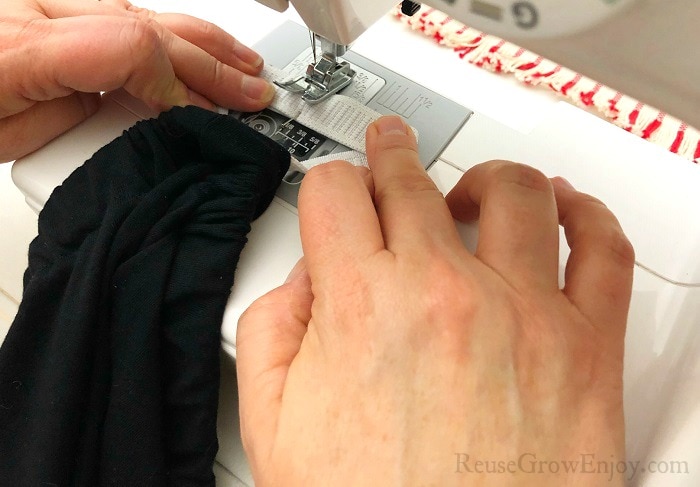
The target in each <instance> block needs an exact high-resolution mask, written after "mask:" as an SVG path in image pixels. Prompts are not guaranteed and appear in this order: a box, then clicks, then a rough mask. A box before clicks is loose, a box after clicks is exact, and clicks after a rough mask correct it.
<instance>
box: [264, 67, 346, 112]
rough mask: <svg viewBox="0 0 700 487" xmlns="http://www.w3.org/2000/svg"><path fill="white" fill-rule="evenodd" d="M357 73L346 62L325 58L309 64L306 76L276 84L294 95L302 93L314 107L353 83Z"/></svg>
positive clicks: (276, 82)
mask: <svg viewBox="0 0 700 487" xmlns="http://www.w3.org/2000/svg"><path fill="white" fill-rule="evenodd" d="M354 76H355V71H354V70H353V69H352V68H351V67H350V64H349V63H348V62H346V61H341V62H336V60H335V59H331V58H330V57H326V56H323V57H322V58H321V59H320V60H319V61H318V62H317V63H315V64H309V66H308V67H307V69H306V75H305V76H300V77H298V78H296V79H292V80H289V81H283V82H278V81H275V84H276V85H277V86H279V87H280V88H283V89H285V90H287V91H290V92H292V93H302V95H301V98H302V100H304V101H306V102H307V103H309V104H311V105H314V104H316V103H320V102H322V101H323V100H325V99H326V98H328V97H329V96H331V95H334V94H336V93H338V92H339V91H340V90H342V89H343V88H345V87H346V86H348V85H350V83H352V79H353V77H354Z"/></svg>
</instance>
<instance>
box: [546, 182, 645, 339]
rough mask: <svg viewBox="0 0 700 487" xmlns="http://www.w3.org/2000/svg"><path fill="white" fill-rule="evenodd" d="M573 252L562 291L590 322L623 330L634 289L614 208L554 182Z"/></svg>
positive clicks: (630, 259) (629, 251)
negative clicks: (611, 209) (613, 212)
mask: <svg viewBox="0 0 700 487" xmlns="http://www.w3.org/2000/svg"><path fill="white" fill-rule="evenodd" d="M553 186H554V192H555V195H556V200H557V206H558V209H559V220H560V222H561V224H562V225H563V226H564V231H565V233H566V240H567V242H568V244H569V247H570V248H571V254H570V255H569V260H568V262H567V265H566V272H565V286H564V290H563V291H564V294H565V295H566V296H567V297H568V298H569V300H570V301H571V302H572V303H573V304H574V305H575V306H576V307H577V308H578V309H579V310H580V311H581V312H582V313H583V314H584V315H585V316H587V317H588V318H589V319H590V321H591V322H592V323H593V325H594V326H596V327H600V328H601V329H607V330H611V329H612V330H616V331H618V332H620V331H621V332H622V333H624V327H625V323H626V321H627V312H628V308H629V303H630V296H631V293H632V276H633V272H634V249H633V248H632V245H631V244H630V242H629V240H628V239H627V237H626V236H625V234H624V232H623V231H622V228H621V227H620V224H619V222H618V221H617V219H616V218H615V216H614V215H613V214H612V212H611V211H610V210H609V209H608V208H607V207H606V206H605V205H604V204H603V203H602V202H601V201H599V200H597V199H595V198H593V197H592V196H589V195H586V194H584V193H579V192H577V191H576V190H575V189H573V188H572V187H571V185H569V184H568V183H567V182H566V181H565V180H562V179H561V178H555V179H554V180H553Z"/></svg>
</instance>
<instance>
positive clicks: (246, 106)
mask: <svg viewBox="0 0 700 487" xmlns="http://www.w3.org/2000/svg"><path fill="white" fill-rule="evenodd" d="M0 46H2V48H1V49H0V66H2V70H0V162H4V161H11V160H13V159H16V158H19V157H21V156H23V155H26V154H28V153H30V152H32V151H34V150H36V149H38V148H39V147H41V146H43V145H44V144H46V143H47V142H49V141H50V140H52V139H53V138H55V137H57V136H58V135H60V134H61V133H63V132H65V131H66V130H68V129H69V128H71V127H73V126H74V125H76V124H78V123H80V122H81V121H82V120H84V119H85V118H87V117H89V116H90V115H92V114H93V113H95V112H96V111H97V109H98V106H99V102H100V94H99V93H100V92H101V91H110V90H115V89H117V88H121V87H124V88H125V89H126V91H128V92H129V93H131V94H132V95H133V96H135V97H137V98H140V99H141V100H143V101H144V102H145V103H146V104H148V105H149V106H150V107H152V108H155V109H157V110H165V109H168V108H171V107H173V106H175V105H182V106H184V105H188V104H196V105H199V106H202V107H204V108H210V109H213V108H214V106H215V105H214V104H217V105H220V106H223V107H227V108H232V109H235V110H242V111H256V110H261V109H262V108H264V107H265V106H267V105H268V104H269V103H270V101H271V100H272V97H273V96H274V89H273V87H272V86H271V85H270V84H269V83H267V82H266V81H264V80H262V79H261V78H259V77H257V76H256V75H257V74H259V73H260V71H261V70H262V63H263V61H262V59H261V58H260V56H259V55H258V54H257V53H255V52H254V51H252V50H251V49H249V48H247V47H246V46H244V45H243V44H241V43H240V42H238V41H236V39H234V38H233V37H231V36H230V35H229V34H227V33H226V32H224V31H223V30H222V29H220V28H218V27H216V26H214V25H212V24H210V23H208V22H205V21H203V20H199V19H196V18H194V17H190V16H186V15H179V14H156V13H154V12H151V11H148V10H144V9H140V8H137V7H134V6H132V5H131V4H130V3H129V2H127V1H126V0H104V1H101V2H100V1H94V0H4V2H3V7H2V12H1V13H0Z"/></svg>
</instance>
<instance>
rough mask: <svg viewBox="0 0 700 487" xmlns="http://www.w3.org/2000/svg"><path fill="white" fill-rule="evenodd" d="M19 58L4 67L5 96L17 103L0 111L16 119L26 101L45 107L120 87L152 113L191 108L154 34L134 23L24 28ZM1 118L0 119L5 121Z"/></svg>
mask: <svg viewBox="0 0 700 487" xmlns="http://www.w3.org/2000/svg"><path fill="white" fill-rule="evenodd" d="M22 39H23V42H22V45H21V46H20V49H22V50H23V52H22V55H16V56H13V57H12V62H13V64H12V66H10V67H8V70H7V72H8V76H7V79H8V81H9V83H8V88H9V89H8V92H9V93H10V94H12V93H18V94H22V97H17V98H15V99H14V100H15V103H14V106H13V103H12V101H10V102H6V103H3V104H2V105H3V106H4V107H5V108H6V110H9V111H10V112H11V111H12V109H13V108H14V109H15V112H14V113H17V112H19V111H21V110H23V109H26V108H27V103H28V101H27V100H33V101H45V100H48V99H52V98H58V97H62V96H66V95H68V94H70V93H71V92H72V91H82V92H86V93H98V92H100V91H109V90H113V89H116V88H120V87H122V86H123V87H124V88H125V89H126V90H127V91H129V92H130V93H131V94H132V95H134V96H136V97H138V98H140V99H141V100H143V101H144V102H146V103H147V104H148V105H150V106H151V107H154V108H160V109H165V108H170V107H172V106H174V105H187V104H189V103H192V100H191V98H190V95H189V92H188V89H187V87H186V86H185V85H184V84H183V83H182V81H180V80H179V79H178V78H177V77H176V76H175V72H174V70H173V67H172V65H171V64H170V60H169V58H168V55H167V53H166V51H165V49H164V48H163V45H162V43H161V41H160V38H159V36H158V34H157V33H156V32H155V31H154V30H153V29H152V28H151V27H150V26H148V25H146V24H145V23H143V22H141V21H138V20H136V19H130V18H124V17H115V16H99V17H92V16H81V17H70V18H63V19H58V20H50V21H37V22H33V23H31V24H29V25H27V26H26V27H25V29H24V31H23V35H22ZM9 114H11V113H4V114H2V115H5V116H7V115H9Z"/></svg>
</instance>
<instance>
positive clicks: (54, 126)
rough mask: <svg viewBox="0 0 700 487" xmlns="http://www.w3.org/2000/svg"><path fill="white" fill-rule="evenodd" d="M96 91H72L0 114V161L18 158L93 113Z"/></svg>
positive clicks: (96, 100)
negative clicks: (2, 116)
mask: <svg viewBox="0 0 700 487" xmlns="http://www.w3.org/2000/svg"><path fill="white" fill-rule="evenodd" d="M99 106H100V95H99V93H73V94H72V95H69V96H64V97H61V98H55V99H53V100H49V101H42V102H39V103H35V104H34V105H32V106H31V107H30V108H28V109H27V110H24V111H23V112H20V113H16V114H15V115H12V116H9V117H6V118H0V162H7V161H13V160H15V159H19V158H20V157H23V156H25V155H27V154H29V153H31V152H34V151H35V150H37V149H38V148H40V147H42V146H44V145H45V144H47V143H48V142H50V141H51V140H53V139H55V138H56V137H58V136H59V135H61V134H62V133H63V132H65V131H67V130H68V129H70V128H72V127H74V126H76V125H78V124H79V123H80V122H82V121H83V120H85V119H86V118H88V117H89V116H91V115H92V114H94V113H95V112H96V111H97V109H98V108H99Z"/></svg>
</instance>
